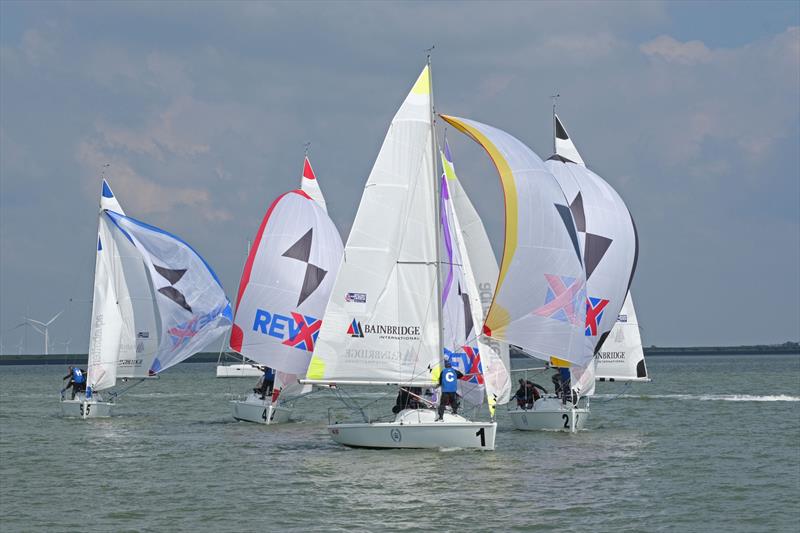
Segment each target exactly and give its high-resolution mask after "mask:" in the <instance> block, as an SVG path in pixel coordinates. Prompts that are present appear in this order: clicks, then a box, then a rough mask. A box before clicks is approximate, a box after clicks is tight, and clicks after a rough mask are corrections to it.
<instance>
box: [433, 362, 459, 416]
mask: <svg viewBox="0 0 800 533" xmlns="http://www.w3.org/2000/svg"><path fill="white" fill-rule="evenodd" d="M462 377H464V374H462V373H461V372H459V371H458V370H456V369H455V368H453V367H452V366H451V365H450V361H448V360H445V362H444V370H442V373H441V374H440V375H439V385H441V387H442V397H441V398H440V399H439V412H438V414H439V416H438V417H437V418H436V420H442V417H443V416H444V408H445V406H447V405H449V406H450V408H451V409H452V410H453V414H454V415H455V414H458V399H457V398H456V392H458V380H459V379H461V378H462Z"/></svg>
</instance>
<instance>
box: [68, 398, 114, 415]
mask: <svg viewBox="0 0 800 533" xmlns="http://www.w3.org/2000/svg"><path fill="white" fill-rule="evenodd" d="M113 405H114V404H113V403H111V402H104V401H102V400H100V399H98V398H92V399H91V400H87V399H86V398H85V397H84V395H83V394H80V393H79V394H77V395H76V396H75V399H74V400H67V399H62V400H61V416H63V417H64V418H82V419H84V420H85V419H87V418H108V417H109V416H111V408H112V407H113Z"/></svg>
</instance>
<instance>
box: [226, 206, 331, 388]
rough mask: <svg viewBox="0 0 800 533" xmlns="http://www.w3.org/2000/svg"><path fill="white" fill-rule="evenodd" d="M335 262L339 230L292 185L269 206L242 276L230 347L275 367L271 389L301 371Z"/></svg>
mask: <svg viewBox="0 0 800 533" xmlns="http://www.w3.org/2000/svg"><path fill="white" fill-rule="evenodd" d="M341 259H342V239H341V237H340V236H339V231H338V230H337V229H336V226H334V224H333V221H331V219H330V218H329V217H328V215H327V213H326V212H325V211H324V210H323V208H322V207H321V206H320V205H319V204H318V202H317V201H316V200H315V199H313V198H312V197H311V196H310V195H308V194H307V193H306V192H304V191H302V190H293V191H290V192H287V193H285V194H282V195H281V196H279V197H278V198H277V199H275V201H274V202H273V203H272V204H271V205H270V207H269V209H268V210H267V212H266V214H265V215H264V218H263V220H262V222H261V226H260V227H259V229H258V233H257V235H256V238H255V240H254V242H253V246H252V248H251V249H250V253H249V255H248V257H247V261H246V263H245V267H244V271H243V273H242V279H241V282H240V284H239V294H238V297H237V302H236V316H235V318H234V323H233V329H232V331H231V340H230V345H231V348H232V349H233V350H234V351H236V352H238V353H240V354H242V355H243V356H245V357H247V358H248V359H250V360H252V361H256V362H258V363H261V364H263V365H267V366H269V367H272V368H274V369H276V370H278V371H280V373H279V376H278V380H276V388H280V386H279V385H280V383H278V382H277V381H280V382H281V383H285V384H288V383H290V382H292V381H296V379H297V376H301V377H302V376H304V375H305V372H306V369H307V368H308V363H309V361H310V359H311V352H312V351H313V350H314V346H315V343H316V340H317V337H318V335H319V330H320V326H321V325H322V315H323V313H324V311H325V306H326V305H327V303H328V298H329V297H330V294H331V289H332V288H333V284H334V280H335V279H336V273H337V271H338V269H339V263H340V262H341ZM286 374H289V375H286Z"/></svg>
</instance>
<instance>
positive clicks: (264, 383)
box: [253, 366, 275, 400]
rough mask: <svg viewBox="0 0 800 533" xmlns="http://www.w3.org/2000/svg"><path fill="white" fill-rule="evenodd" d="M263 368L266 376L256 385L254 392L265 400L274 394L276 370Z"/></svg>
mask: <svg viewBox="0 0 800 533" xmlns="http://www.w3.org/2000/svg"><path fill="white" fill-rule="evenodd" d="M262 368H263V370H264V374H263V375H262V376H261V378H260V379H259V380H258V383H256V388H255V389H253V392H255V393H257V394H260V395H261V399H262V400H265V399H266V398H267V395H268V394H272V387H274V386H275V370H273V369H272V368H270V367H268V366H265V367H262Z"/></svg>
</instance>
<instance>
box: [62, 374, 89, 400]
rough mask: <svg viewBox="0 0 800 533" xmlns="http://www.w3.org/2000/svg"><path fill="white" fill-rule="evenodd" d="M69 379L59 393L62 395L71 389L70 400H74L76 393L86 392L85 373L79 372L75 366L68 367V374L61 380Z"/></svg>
mask: <svg viewBox="0 0 800 533" xmlns="http://www.w3.org/2000/svg"><path fill="white" fill-rule="evenodd" d="M61 379H62V380H64V379H69V381H68V382H67V386H66V387H64V388H63V389H61V393H62V394H63V393H64V391H66V390H67V389H68V388H70V387H72V398H71V399H73V400H74V399H75V394H76V393H78V392H82V391H85V390H86V371H85V370H81V369H80V368H78V367H76V366H71V367H69V373H68V374H67V375H66V376H64V377H63V378H61Z"/></svg>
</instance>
